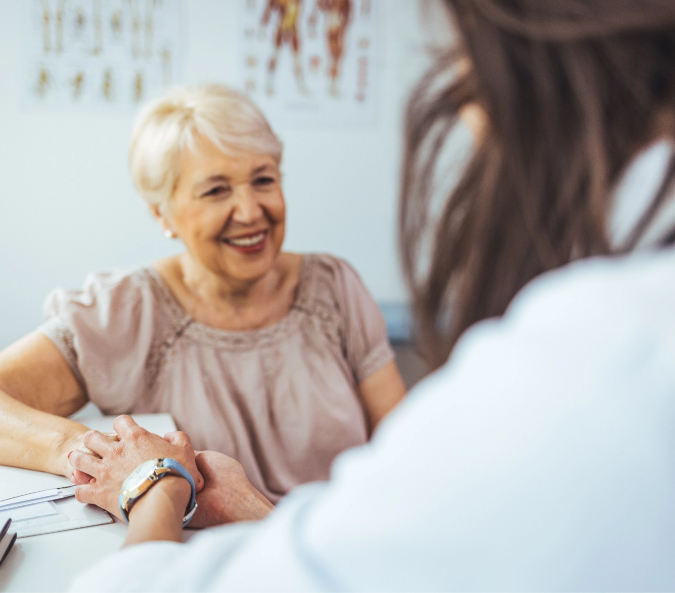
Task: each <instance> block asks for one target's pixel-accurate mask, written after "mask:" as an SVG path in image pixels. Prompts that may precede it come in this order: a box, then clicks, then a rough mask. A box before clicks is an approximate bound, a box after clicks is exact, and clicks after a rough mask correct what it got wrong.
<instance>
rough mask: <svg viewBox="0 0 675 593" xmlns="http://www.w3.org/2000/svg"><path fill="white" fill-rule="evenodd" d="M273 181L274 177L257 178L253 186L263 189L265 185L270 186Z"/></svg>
mask: <svg viewBox="0 0 675 593" xmlns="http://www.w3.org/2000/svg"><path fill="white" fill-rule="evenodd" d="M275 181H276V180H275V179H274V177H257V178H256V179H255V181H254V182H253V184H254V185H258V186H261V187H264V186H266V185H272V184H273V183H274V182H275Z"/></svg>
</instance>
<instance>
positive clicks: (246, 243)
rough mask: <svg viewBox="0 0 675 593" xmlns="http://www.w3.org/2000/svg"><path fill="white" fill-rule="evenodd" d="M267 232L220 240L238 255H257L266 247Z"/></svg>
mask: <svg viewBox="0 0 675 593" xmlns="http://www.w3.org/2000/svg"><path fill="white" fill-rule="evenodd" d="M268 235H269V231H268V230H263V231H257V232H255V233H248V234H246V235H238V236H236V237H228V238H225V239H222V241H223V243H225V245H227V246H228V247H231V248H232V249H234V250H235V251H238V252H239V253H258V252H260V251H262V250H263V249H265V246H266V245H267V237H268Z"/></svg>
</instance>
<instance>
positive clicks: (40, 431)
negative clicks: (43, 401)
mask: <svg viewBox="0 0 675 593" xmlns="http://www.w3.org/2000/svg"><path fill="white" fill-rule="evenodd" d="M87 430H88V429H87V427H86V426H83V425H82V424H79V423H77V422H74V421H72V420H68V419H66V418H61V417H59V416H55V415H53V414H48V413H47V412H41V411H39V410H36V409H34V408H31V407H30V406H28V405H26V404H24V403H21V402H20V401H18V400H16V399H14V398H13V397H11V396H10V395H8V394H7V393H5V392H4V391H2V390H0V465H9V466H13V467H22V468H26V469H34V470H38V471H43V472H49V473H52V474H61V475H64V476H70V473H71V472H72V468H71V467H70V466H69V464H68V453H69V452H70V451H72V450H73V449H76V448H78V447H80V446H81V445H82V436H83V435H84V433H85V432H87Z"/></svg>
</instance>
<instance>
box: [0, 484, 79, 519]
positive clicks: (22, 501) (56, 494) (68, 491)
mask: <svg viewBox="0 0 675 593" xmlns="http://www.w3.org/2000/svg"><path fill="white" fill-rule="evenodd" d="M76 488H77V486H66V487H65V488H52V489H50V490H40V491H38V492H32V493H31V494H25V495H23V496H15V497H14V498H8V499H6V500H2V501H0V513H3V512H4V511H8V510H10V509H14V508H17V507H24V506H27V505H33V504H37V503H38V502H45V501H48V500H58V499H59V498H67V497H68V496H75V489H76Z"/></svg>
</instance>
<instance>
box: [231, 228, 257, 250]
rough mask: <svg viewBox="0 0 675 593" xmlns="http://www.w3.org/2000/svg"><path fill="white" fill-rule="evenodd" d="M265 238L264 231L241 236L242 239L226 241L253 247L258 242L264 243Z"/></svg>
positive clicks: (235, 244)
mask: <svg viewBox="0 0 675 593" xmlns="http://www.w3.org/2000/svg"><path fill="white" fill-rule="evenodd" d="M264 238H265V232H264V231H263V232H262V233H258V234H257V235H251V236H250V237H241V238H240V239H225V242H226V243H229V244H230V245H234V246H236V247H253V246H254V245H257V244H258V243H262V240H263V239H264Z"/></svg>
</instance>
